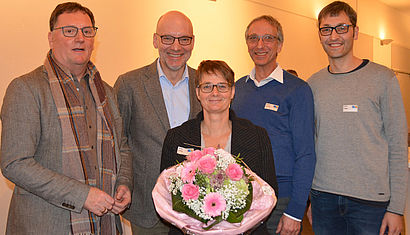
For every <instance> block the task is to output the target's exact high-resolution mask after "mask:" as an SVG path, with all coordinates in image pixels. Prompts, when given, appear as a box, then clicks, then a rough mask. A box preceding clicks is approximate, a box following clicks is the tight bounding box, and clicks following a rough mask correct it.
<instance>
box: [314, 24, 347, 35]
mask: <svg viewBox="0 0 410 235" xmlns="http://www.w3.org/2000/svg"><path fill="white" fill-rule="evenodd" d="M350 26H353V25H351V24H341V25H338V26H335V27H331V26H326V27H322V28H319V32H320V35H322V36H329V35H331V34H332V33H333V30H335V31H336V33H337V34H344V33H347V32H348V31H349V27H350Z"/></svg>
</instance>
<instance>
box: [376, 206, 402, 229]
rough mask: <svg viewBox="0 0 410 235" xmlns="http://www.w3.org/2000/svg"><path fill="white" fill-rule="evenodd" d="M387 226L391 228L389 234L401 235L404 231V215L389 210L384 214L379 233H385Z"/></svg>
mask: <svg viewBox="0 0 410 235" xmlns="http://www.w3.org/2000/svg"><path fill="white" fill-rule="evenodd" d="M386 228H388V229H389V233H388V234H389V235H396V234H397V235H399V234H400V233H401V232H402V231H403V216H401V215H397V214H394V213H391V212H388V211H387V212H386V213H385V214H384V218H383V221H382V226H381V227H380V233H379V234H380V235H383V234H385V231H386Z"/></svg>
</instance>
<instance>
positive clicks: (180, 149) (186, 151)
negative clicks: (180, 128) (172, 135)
mask: <svg viewBox="0 0 410 235" xmlns="http://www.w3.org/2000/svg"><path fill="white" fill-rule="evenodd" d="M193 151H194V149H193V148H184V147H181V146H178V149H177V154H180V155H184V156H188V155H189V154H190V153H191V152H193Z"/></svg>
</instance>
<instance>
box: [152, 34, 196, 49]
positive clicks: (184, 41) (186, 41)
mask: <svg viewBox="0 0 410 235" xmlns="http://www.w3.org/2000/svg"><path fill="white" fill-rule="evenodd" d="M155 34H156V35H158V36H159V37H160V38H161V42H162V44H165V45H172V44H174V42H175V39H177V40H178V43H179V45H181V46H188V45H190V44H191V43H192V38H193V37H190V36H182V37H174V36H171V35H159V34H157V33H155Z"/></svg>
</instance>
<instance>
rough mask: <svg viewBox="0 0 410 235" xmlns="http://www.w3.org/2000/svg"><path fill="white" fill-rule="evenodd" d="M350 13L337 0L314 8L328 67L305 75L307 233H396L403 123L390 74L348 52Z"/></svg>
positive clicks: (352, 30) (353, 32) (402, 182)
mask: <svg viewBox="0 0 410 235" xmlns="http://www.w3.org/2000/svg"><path fill="white" fill-rule="evenodd" d="M356 22H357V15H356V12H355V11H354V10H353V9H352V8H351V7H350V6H349V5H348V4H346V3H344V2H340V1H336V2H333V3H331V4H329V5H328V6H326V7H325V8H323V9H322V11H321V12H320V13H319V17H318V26H319V38H320V42H321V44H322V47H323V49H324V50H325V52H326V54H327V55H328V59H329V66H328V67H326V68H324V69H322V70H320V71H319V72H317V73H315V74H313V75H312V77H311V78H310V79H309V80H308V82H309V85H310V86H311V88H312V91H313V95H314V101H315V119H316V154H317V163H316V170H315V176H314V180H313V185H312V190H311V202H312V207H311V209H312V217H313V230H314V232H315V234H316V235H321V234H384V233H385V232H387V231H388V234H399V233H400V232H401V231H402V229H403V218H402V214H403V211H404V206H405V195H406V185H407V182H406V167H407V166H406V165H407V126H406V116H405V112H404V107H403V100H402V97H401V93H400V87H399V84H398V81H397V78H396V77H395V75H394V73H393V72H392V71H391V70H390V69H388V68H386V67H384V66H382V65H379V64H376V63H373V62H370V61H369V60H365V59H360V58H358V57H355V56H354V55H353V42H354V40H356V39H357V38H358V29H359V28H358V27H357V26H356Z"/></svg>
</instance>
